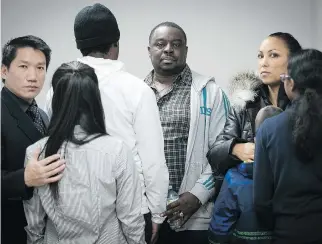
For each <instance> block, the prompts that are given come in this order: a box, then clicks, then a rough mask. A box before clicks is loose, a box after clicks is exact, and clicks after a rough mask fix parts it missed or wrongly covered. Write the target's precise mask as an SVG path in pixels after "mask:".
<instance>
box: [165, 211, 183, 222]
mask: <svg viewBox="0 0 322 244" xmlns="http://www.w3.org/2000/svg"><path fill="white" fill-rule="evenodd" d="M178 219H181V220H182V219H183V218H182V217H181V216H180V215H179V211H178V212H176V213H174V214H173V215H172V216H170V218H168V222H173V221H176V220H178Z"/></svg>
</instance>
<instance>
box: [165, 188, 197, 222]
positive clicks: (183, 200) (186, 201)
mask: <svg viewBox="0 0 322 244" xmlns="http://www.w3.org/2000/svg"><path fill="white" fill-rule="evenodd" d="M200 206H201V202H200V201H199V199H198V198H197V197H196V196H195V195H193V194H191V193H190V192H185V193H183V194H181V195H180V197H179V199H178V200H177V201H175V202H173V203H170V204H169V205H168V206H167V211H166V212H164V213H163V214H162V215H163V216H167V217H168V221H169V222H173V221H175V220H177V219H181V220H182V221H181V226H182V225H184V224H185V223H186V222H187V221H188V219H190V217H191V216H192V215H193V214H194V213H195V212H197V210H198V209H199V208H200ZM180 214H181V216H180Z"/></svg>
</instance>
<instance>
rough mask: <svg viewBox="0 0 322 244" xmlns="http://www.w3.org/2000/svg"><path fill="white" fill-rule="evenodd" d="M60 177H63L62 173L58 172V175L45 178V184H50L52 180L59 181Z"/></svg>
mask: <svg viewBox="0 0 322 244" xmlns="http://www.w3.org/2000/svg"><path fill="white" fill-rule="evenodd" d="M62 177H63V174H59V175H57V176H54V177H50V178H47V179H46V180H45V184H50V183H53V182H56V181H59V180H60V179H61V178H62Z"/></svg>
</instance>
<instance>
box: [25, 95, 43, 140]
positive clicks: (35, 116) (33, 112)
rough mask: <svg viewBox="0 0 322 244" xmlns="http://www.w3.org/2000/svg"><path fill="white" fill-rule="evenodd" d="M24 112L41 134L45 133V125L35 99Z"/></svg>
mask: <svg viewBox="0 0 322 244" xmlns="http://www.w3.org/2000/svg"><path fill="white" fill-rule="evenodd" d="M26 114H27V115H28V116H29V117H30V118H31V120H32V122H33V123H34V125H35V127H36V128H37V130H39V131H40V133H41V134H42V135H45V133H46V127H45V125H44V123H43V121H42V118H41V115H40V112H39V108H38V106H37V104H36V102H35V100H34V101H33V102H32V103H31V104H30V106H29V108H28V109H27V111H26Z"/></svg>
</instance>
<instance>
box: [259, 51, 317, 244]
mask: <svg viewBox="0 0 322 244" xmlns="http://www.w3.org/2000/svg"><path fill="white" fill-rule="evenodd" d="M281 80H282V81H283V83H284V88H285V91H286V94H287V96H288V98H289V99H290V100H291V101H292V104H291V106H290V107H289V108H288V109H287V110H286V111H285V112H283V113H281V114H280V115H278V116H275V117H273V118H269V119H267V120H265V122H264V123H263V125H262V126H261V128H260V129H259V131H258V133H257V135H256V149H255V165H254V205H255V209H256V212H257V216H258V219H259V221H260V224H261V225H262V226H266V227H267V228H270V229H271V230H272V231H273V243H274V244H276V243H278V244H282V243H283V244H288V243H292V244H300V243H301V244H304V243H310V244H313V243H316V244H318V243H319V244H320V243H322V150H321V149H320V148H321V144H322V106H321V105H322V52H320V51H318V50H314V49H307V50H302V51H300V52H298V53H296V54H295V55H293V56H292V57H291V58H290V59H289V62H288V72H287V74H282V75H281Z"/></svg>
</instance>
